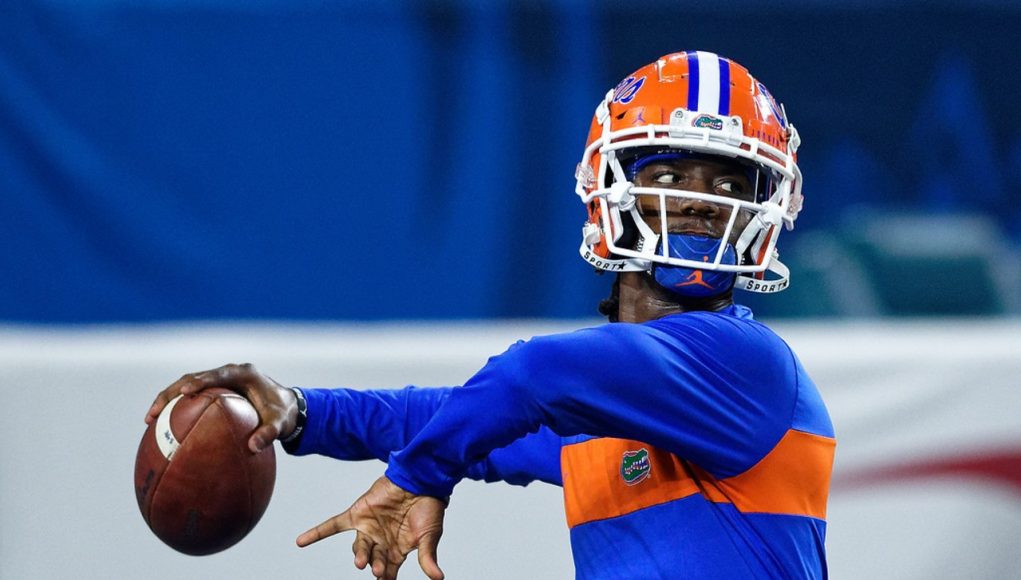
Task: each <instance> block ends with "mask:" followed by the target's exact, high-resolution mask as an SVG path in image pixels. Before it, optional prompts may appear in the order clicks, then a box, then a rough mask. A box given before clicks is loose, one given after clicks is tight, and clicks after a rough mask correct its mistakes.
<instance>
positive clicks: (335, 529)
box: [297, 510, 354, 548]
mask: <svg viewBox="0 0 1021 580" xmlns="http://www.w3.org/2000/svg"><path fill="white" fill-rule="evenodd" d="M353 529H354V525H352V522H351V511H350V510H348V511H345V512H344V513H342V514H338V515H335V516H333V517H332V518H330V519H328V520H326V521H325V522H323V523H321V524H319V525H318V526H316V527H314V528H312V529H310V530H307V531H306V532H304V533H303V534H301V535H300V536H298V539H297V544H298V547H300V548H304V547H305V546H309V545H312V544H314V543H316V542H318V541H319V540H322V539H324V538H329V537H330V536H332V535H334V534H339V533H340V532H346V531H348V530H353Z"/></svg>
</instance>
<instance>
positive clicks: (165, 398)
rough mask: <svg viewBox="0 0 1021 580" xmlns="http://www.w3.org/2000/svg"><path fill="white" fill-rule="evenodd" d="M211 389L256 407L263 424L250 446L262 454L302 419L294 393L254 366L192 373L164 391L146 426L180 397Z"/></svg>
mask: <svg viewBox="0 0 1021 580" xmlns="http://www.w3.org/2000/svg"><path fill="white" fill-rule="evenodd" d="M211 387H220V388H224V389H230V390H231V391H234V392H235V393H238V394H239V395H242V396H243V397H244V398H246V399H248V402H249V403H251V404H252V406H253V407H255V411H256V412H257V413H258V414H259V421H260V425H259V427H258V429H256V430H255V432H253V433H252V437H251V438H250V439H249V440H248V447H249V449H251V450H252V452H255V453H258V452H259V451H261V450H262V449H263V448H264V447H267V446H268V445H271V444H272V443H273V440H274V439H278V438H280V437H286V436H287V435H289V434H290V433H291V431H293V430H294V426H295V424H296V422H297V417H298V404H297V403H298V402H297V397H296V396H295V395H294V391H292V390H291V389H288V388H286V387H284V386H283V385H281V384H280V383H278V382H276V381H274V380H273V379H271V378H269V377H267V376H266V375H264V374H262V373H260V372H259V371H257V370H255V367H254V366H252V365H250V364H241V365H233V364H231V365H224V366H222V367H220V368H217V369H213V370H209V371H202V372H198V373H189V374H186V375H184V376H183V377H181V378H179V379H177V380H176V381H174V382H173V384H171V385H170V386H169V387H167V388H165V389H163V390H162V391H161V392H160V394H159V395H157V396H156V400H155V401H153V403H152V406H151V407H149V411H147V412H146V414H145V422H146V424H149V423H152V422H153V421H155V420H156V418H157V417H159V415H160V412H161V411H163V408H164V407H166V406H167V403H169V402H170V401H171V400H172V399H173V398H174V397H176V396H177V395H191V394H194V393H197V392H199V391H201V390H202V389H208V388H211Z"/></svg>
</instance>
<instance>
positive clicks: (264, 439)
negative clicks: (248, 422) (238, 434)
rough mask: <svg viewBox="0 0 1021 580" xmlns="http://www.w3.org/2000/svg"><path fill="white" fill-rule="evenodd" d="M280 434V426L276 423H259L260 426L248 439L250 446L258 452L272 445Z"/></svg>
mask: <svg viewBox="0 0 1021 580" xmlns="http://www.w3.org/2000/svg"><path fill="white" fill-rule="evenodd" d="M279 434H280V428H279V427H277V426H276V425H268V424H262V425H259V428H258V429H256V430H255V432H254V433H252V436H251V437H250V438H249V439H248V448H249V449H251V450H252V453H258V452H260V451H262V450H263V449H265V448H267V447H269V446H270V445H272V444H273V441H274V440H275V439H276V438H277V435H279Z"/></svg>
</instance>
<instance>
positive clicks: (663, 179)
mask: <svg viewBox="0 0 1021 580" xmlns="http://www.w3.org/2000/svg"><path fill="white" fill-rule="evenodd" d="M680 180H681V177H680V176H679V175H677V174H676V173H674V172H673V171H664V172H662V173H657V174H656V175H654V176H653V178H652V181H653V182H654V183H656V184H658V185H674V184H675V183H678V182H679V181H680Z"/></svg>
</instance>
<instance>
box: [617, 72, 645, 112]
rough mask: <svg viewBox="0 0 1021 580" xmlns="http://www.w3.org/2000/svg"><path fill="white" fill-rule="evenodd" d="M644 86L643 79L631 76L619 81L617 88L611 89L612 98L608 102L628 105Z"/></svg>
mask: <svg viewBox="0 0 1021 580" xmlns="http://www.w3.org/2000/svg"><path fill="white" fill-rule="evenodd" d="M644 84H645V77H641V78H637V79H636V78H635V77H633V76H631V77H628V78H626V79H624V80H622V81H620V84H619V85H617V88H615V89H613V98H612V99H610V102H611V103H621V104H623V105H626V104H628V103H630V102H631V101H632V100H634V98H635V96H636V95H638V91H640V90H642V85H644Z"/></svg>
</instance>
